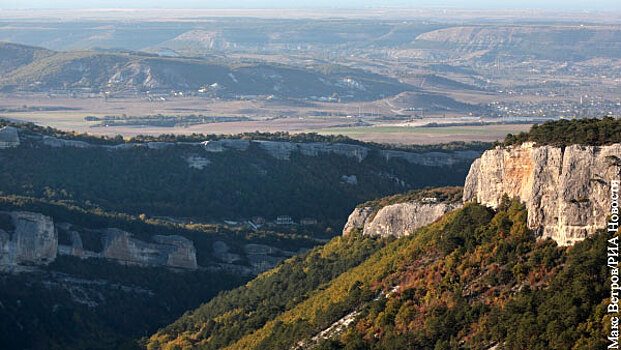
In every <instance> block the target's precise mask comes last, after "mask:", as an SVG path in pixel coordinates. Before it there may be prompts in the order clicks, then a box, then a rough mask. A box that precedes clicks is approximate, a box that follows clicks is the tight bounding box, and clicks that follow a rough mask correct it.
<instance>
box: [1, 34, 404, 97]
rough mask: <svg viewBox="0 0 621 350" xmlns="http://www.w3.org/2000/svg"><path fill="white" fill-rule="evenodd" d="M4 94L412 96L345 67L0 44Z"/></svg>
mask: <svg viewBox="0 0 621 350" xmlns="http://www.w3.org/2000/svg"><path fill="white" fill-rule="evenodd" d="M0 72H1V73H2V77H1V78H0V89H2V90H3V91H15V90H20V91H50V90H62V91H78V92H91V93H109V94H114V93H117V92H132V91H133V92H146V91H151V92H170V91H171V90H179V91H186V92H187V91H191V92H193V93H204V94H209V95H210V96H218V97H225V98H232V97H240V96H242V97H243V96H257V95H259V96H271V97H275V98H307V99H315V100H317V99H318V100H331V101H339V100H342V101H343V100H344V101H347V100H375V99H379V98H383V97H388V96H393V95H396V94H398V93H401V92H403V91H408V90H413V89H414V88H413V87H412V86H410V85H407V84H403V83H400V82H399V81H397V80H396V79H393V78H389V77H385V76H382V75H379V74H374V73H369V72H365V71H362V70H359V69H352V68H347V67H345V66H339V65H328V64H326V65H318V64H313V65H309V66H306V67H298V66H288V65H283V64H276V63H266V62H230V61H229V62H227V61H225V60H222V59H219V60H206V59H197V58H183V57H160V56H158V55H155V54H148V53H143V52H115V51H66V52H64V51H63V52H57V51H51V50H47V49H43V48H39V47H32V46H24V45H18V44H10V43H2V44H0Z"/></svg>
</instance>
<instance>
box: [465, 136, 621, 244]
mask: <svg viewBox="0 0 621 350" xmlns="http://www.w3.org/2000/svg"><path fill="white" fill-rule="evenodd" d="M620 173H621V144H614V145H609V146H583V145H572V146H568V147H565V148H561V147H554V146H541V147H536V146H535V145H533V144H532V143H524V144H522V145H520V146H516V147H511V148H494V149H491V150H488V151H486V152H485V153H483V155H482V156H481V157H480V158H479V159H477V160H476V161H475V162H474V163H473V164H472V167H471V168H470V173H469V174H468V177H467V178H466V184H465V186H464V201H466V202H468V201H476V202H479V203H481V204H484V205H487V206H490V207H494V208H497V207H498V205H499V204H500V202H501V200H502V197H503V194H507V195H508V196H509V197H517V198H519V199H520V200H521V201H522V202H524V203H525V205H526V208H527V209H528V225H529V227H530V228H532V229H536V230H538V232H539V233H540V234H541V236H542V237H543V238H547V237H550V238H552V239H554V240H555V241H556V242H557V243H558V244H559V245H571V244H573V243H574V242H576V241H579V240H582V239H584V238H585V237H587V236H588V235H590V234H592V233H594V232H595V231H596V230H597V229H599V228H604V226H605V222H606V215H607V214H608V211H609V210H610V208H609V206H610V182H611V180H614V179H619V177H620Z"/></svg>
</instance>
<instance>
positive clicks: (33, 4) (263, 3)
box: [0, 0, 621, 10]
mask: <svg viewBox="0 0 621 350" xmlns="http://www.w3.org/2000/svg"><path fill="white" fill-rule="evenodd" d="M298 7H303V8H325V7H328V8H330V7H340V8H343V7H345V8H346V7H357V8H360V7H455V8H493V9H498V8H513V9H523V8H533V9H553V10H620V9H621V1H620V0H588V1H585V0H521V1H516V0H509V1H507V0H436V1H432V0H409V1H407V0H338V1H334V0H237V1H234V0H228V1H227V0H0V9H64V8H298Z"/></svg>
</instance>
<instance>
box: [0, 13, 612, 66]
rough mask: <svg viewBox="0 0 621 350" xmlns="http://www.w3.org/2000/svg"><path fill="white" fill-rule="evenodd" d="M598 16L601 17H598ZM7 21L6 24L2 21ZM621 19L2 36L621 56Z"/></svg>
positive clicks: (166, 49) (158, 49)
mask: <svg viewBox="0 0 621 350" xmlns="http://www.w3.org/2000/svg"><path fill="white" fill-rule="evenodd" d="M594 20H595V19H594ZM0 24H2V22H0ZM620 36H621V28H620V27H619V26H618V25H594V24H587V23H584V24H583V25H576V24H575V22H574V24H565V23H558V22H557V23H542V22H537V23H527V22H522V23H486V22H485V21H484V20H481V21H479V22H478V23H463V22H457V21H456V22H455V23H441V22H435V23H434V22H422V21H390V20H377V19H375V20H351V19H349V20H348V19H337V18H335V19H323V20H285V19H272V20H266V19H252V18H213V19H211V20H209V21H195V22H193V21H184V22H178V21H177V22H176V21H170V22H167V21H159V22H132V23H124V22H113V21H104V22H88V21H83V22H79V21H73V22H58V23H50V22H37V21H29V22H22V23H14V22H6V25H5V26H0V41H10V42H16V43H23V44H29V45H37V46H43V47H46V48H49V49H54V50H76V49H90V48H96V47H102V48H116V49H124V50H139V51H148V52H152V53H161V54H164V55H173V56H174V55H192V56H194V55H213V54H216V53H232V52H234V53H268V54H269V53H305V54H310V55H315V56H317V55H324V56H325V55H328V56H329V55H347V54H354V53H360V52H364V53H371V52H376V53H380V52H382V53H383V54H382V56H381V57H386V55H388V56H394V57H417V58H427V59H448V58H450V59H460V60H478V59H481V58H483V59H488V60H491V61H494V59H495V58H497V57H500V58H503V57H506V56H507V55H511V56H515V57H520V58H524V57H529V58H533V59H552V60H560V61H572V60H577V59H578V60H586V59H590V58H595V57H602V58H616V57H618V52H619V49H620V47H619V45H620V44H619V43H620V42H621V40H620V39H619V38H620Z"/></svg>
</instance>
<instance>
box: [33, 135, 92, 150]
mask: <svg viewBox="0 0 621 350" xmlns="http://www.w3.org/2000/svg"><path fill="white" fill-rule="evenodd" d="M42 142H43V144H44V145H46V146H50V147H54V148H60V147H74V148H89V147H93V146H94V145H92V144H90V143H88V142H84V141H76V140H65V139H59V138H57V137H52V136H43V140H42Z"/></svg>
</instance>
